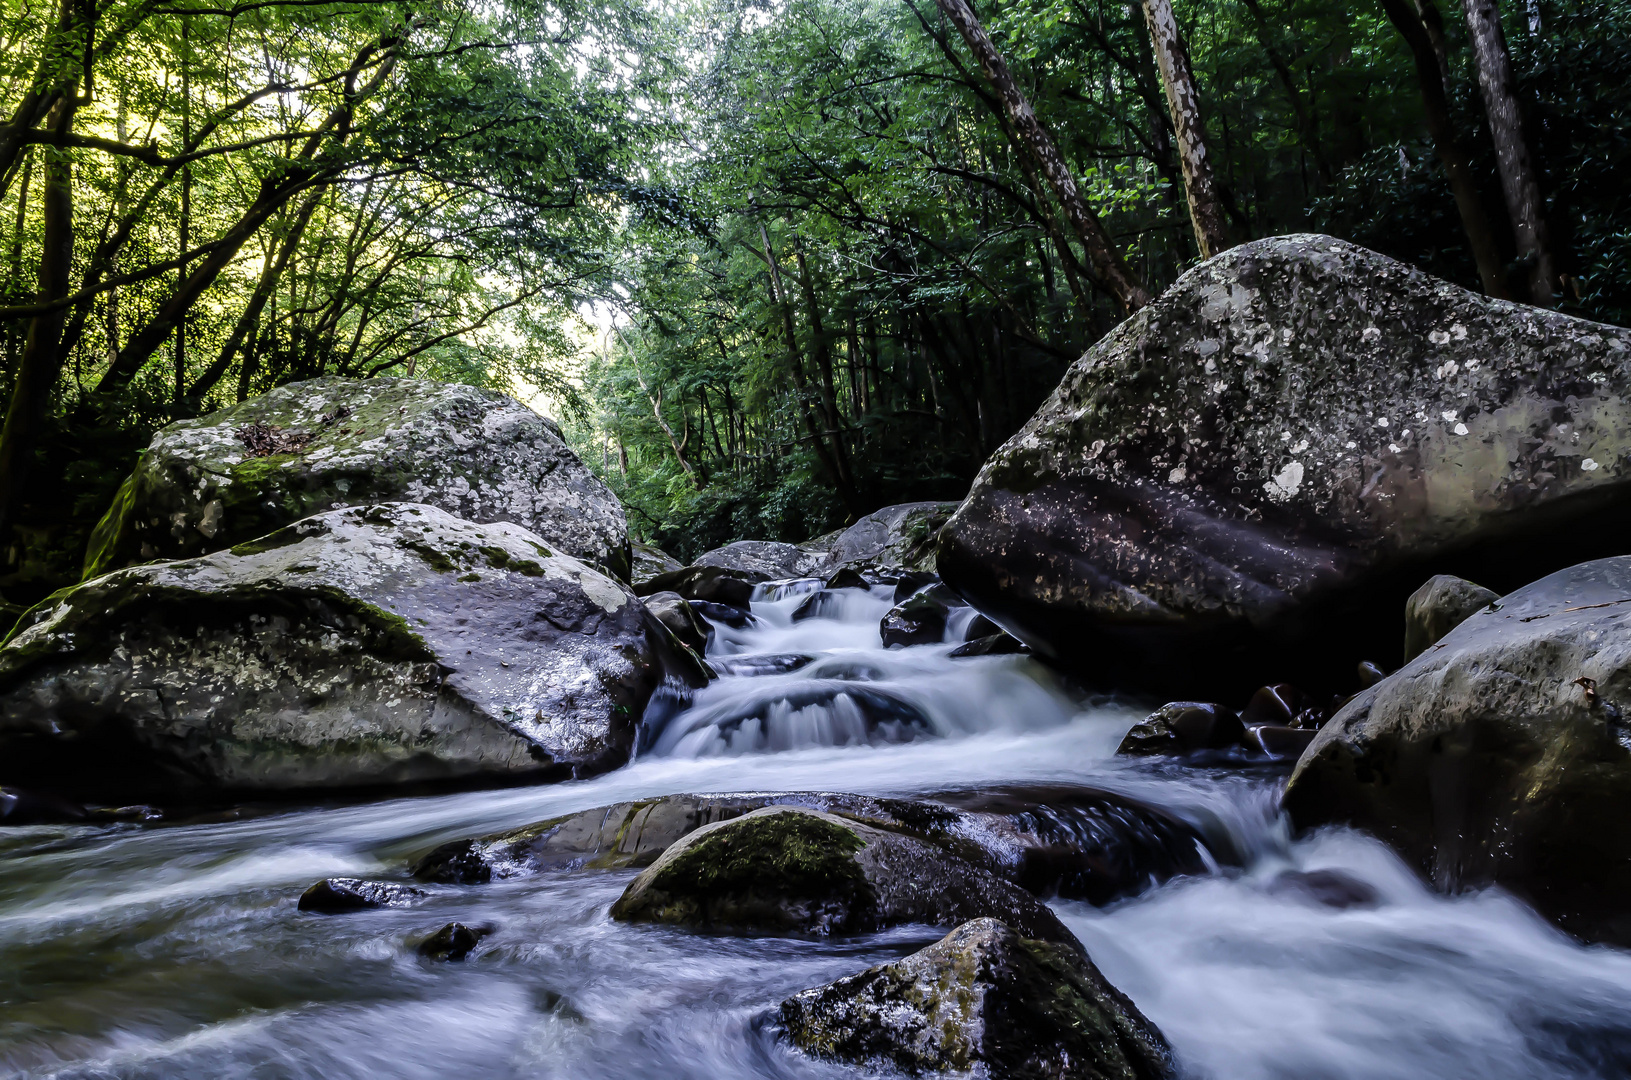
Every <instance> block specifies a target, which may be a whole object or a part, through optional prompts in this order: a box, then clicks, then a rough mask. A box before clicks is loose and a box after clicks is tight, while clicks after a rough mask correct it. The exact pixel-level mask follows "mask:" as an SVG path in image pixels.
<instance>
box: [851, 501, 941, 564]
mask: <svg viewBox="0 0 1631 1080" xmlns="http://www.w3.org/2000/svg"><path fill="white" fill-rule="evenodd" d="M956 509H957V504H956V503H954V502H916V503H901V504H900V505H897V506H886V507H884V508H883V509H882V510H878V511H875V512H874V513H871V514H868V515H867V516H866V517H864V518H861V519H860V520H859V521H857V522H856V523H855V524H854V525H851V526H850V527H849V528H847V529H845V530H844V531H843V532H842V533H841V534H839V536H838V538H837V539H836V540H834V541H833V543H832V545H831V547H830V549H829V550H830V552H831V554H830V560H831V565H833V566H835V567H837V566H854V567H858V568H859V567H863V566H868V567H876V568H879V569H894V570H909V571H925V570H933V569H934V545H935V540H936V538H937V537H938V536H939V534H940V528H941V526H943V525H944V524H945V523H946V519H947V518H949V517H950V516H951V514H952V512H953V511H954V510H956Z"/></svg>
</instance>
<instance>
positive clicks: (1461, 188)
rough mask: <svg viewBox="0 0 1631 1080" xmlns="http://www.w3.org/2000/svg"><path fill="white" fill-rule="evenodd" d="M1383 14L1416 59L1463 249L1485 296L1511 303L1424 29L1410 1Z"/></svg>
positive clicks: (1391, 3)
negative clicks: (1463, 237)
mask: <svg viewBox="0 0 1631 1080" xmlns="http://www.w3.org/2000/svg"><path fill="white" fill-rule="evenodd" d="M1382 10H1383V11H1385V12H1386V13H1387V17H1388V19H1389V21H1391V22H1392V23H1393V26H1394V28H1395V29H1397V30H1398V31H1399V34H1400V36H1402V37H1403V38H1404V40H1405V44H1406V45H1408V46H1409V47H1410V52H1411V55H1412V56H1414V57H1415V61H1416V78H1417V80H1418V82H1420V84H1421V96H1422V106H1423V112H1424V113H1425V114H1426V118H1427V131H1428V133H1429V134H1431V135H1432V137H1433V145H1434V146H1435V147H1436V148H1437V149H1438V157H1439V162H1440V163H1441V164H1443V166H1444V175H1445V176H1446V177H1447V178H1448V179H1449V181H1450V191H1451V193H1452V194H1453V195H1454V196H1455V206H1456V210H1458V211H1459V212H1460V214H1461V228H1462V230H1463V231H1464V232H1465V233H1466V234H1467V244H1468V246H1469V247H1470V248H1471V249H1472V257H1473V262H1474V263H1476V264H1477V266H1478V278H1479V280H1480V281H1481V282H1482V283H1483V286H1484V292H1485V293H1487V294H1488V295H1490V296H1497V297H1500V298H1502V299H1509V298H1510V296H1509V294H1508V292H1507V288H1506V273H1505V268H1504V267H1503V266H1502V264H1501V254H1500V250H1499V249H1498V248H1497V247H1496V245H1495V233H1494V231H1493V230H1492V229H1491V228H1490V224H1489V216H1488V215H1487V214H1485V213H1484V204H1483V202H1482V200H1480V199H1479V197H1478V186H1477V185H1476V184H1475V183H1474V182H1473V178H1472V170H1471V169H1470V168H1469V167H1468V165H1467V153H1466V151H1465V150H1464V149H1462V147H1461V142H1460V140H1459V139H1457V138H1456V134H1455V126H1454V124H1453V123H1452V122H1451V120H1450V102H1449V99H1448V98H1447V97H1446V96H1445V93H1444V75H1443V72H1442V71H1441V69H1440V67H1439V59H1438V53H1437V51H1436V50H1435V49H1434V48H1433V41H1432V38H1431V36H1430V35H1429V34H1428V30H1427V26H1426V25H1425V24H1424V23H1423V20H1422V16H1421V15H1420V14H1419V13H1418V12H1417V10H1416V9H1415V8H1414V7H1413V6H1412V5H1411V3H1410V0H1382Z"/></svg>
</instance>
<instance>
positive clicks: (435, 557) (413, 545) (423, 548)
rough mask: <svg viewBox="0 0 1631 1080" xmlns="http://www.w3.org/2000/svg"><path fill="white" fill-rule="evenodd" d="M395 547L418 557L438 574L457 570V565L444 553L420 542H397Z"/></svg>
mask: <svg viewBox="0 0 1631 1080" xmlns="http://www.w3.org/2000/svg"><path fill="white" fill-rule="evenodd" d="M397 545H398V546H399V547H403V548H406V549H407V550H408V551H411V552H413V553H414V554H415V555H417V556H419V557H420V558H421V559H423V560H424V561H425V565H426V566H429V567H430V568H431V569H432V570H435V571H436V572H437V573H439V574H450V573H452V572H453V571H455V570H457V569H458V568H459V564H458V563H456V562H454V561H453V560H452V559H450V558H448V556H447V553H446V552H443V551H437V550H436V549H435V548H433V547H431V546H430V545H429V544H427V543H425V542H424V541H422V540H398V541H397Z"/></svg>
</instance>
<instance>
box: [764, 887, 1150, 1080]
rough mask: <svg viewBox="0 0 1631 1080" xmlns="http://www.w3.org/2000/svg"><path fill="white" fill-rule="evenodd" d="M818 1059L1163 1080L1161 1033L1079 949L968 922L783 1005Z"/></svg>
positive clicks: (1050, 1077) (1031, 1075)
mask: <svg viewBox="0 0 1631 1080" xmlns="http://www.w3.org/2000/svg"><path fill="white" fill-rule="evenodd" d="M778 1019H779V1020H780V1024H781V1027H782V1030H783V1032H784V1033H785V1035H786V1037H787V1039H788V1040H789V1041H790V1042H792V1043H793V1044H794V1045H795V1046H798V1047H800V1048H802V1049H804V1050H805V1051H807V1052H809V1053H811V1054H813V1055H815V1056H817V1057H822V1058H828V1059H835V1060H838V1061H843V1062H848V1063H851V1064H857V1065H876V1064H878V1063H880V1062H881V1063H886V1064H889V1065H893V1066H895V1067H896V1068H899V1069H902V1070H905V1071H906V1072H909V1073H923V1072H947V1073H957V1074H959V1075H964V1074H968V1073H974V1074H975V1075H978V1076H982V1077H986V1078H987V1080H1043V1078H1046V1080H1166V1078H1169V1077H1172V1076H1174V1075H1175V1069H1174V1066H1173V1060H1172V1050H1171V1048H1170V1047H1169V1046H1168V1045H1167V1042H1166V1039H1165V1038H1164V1037H1163V1036H1162V1034H1161V1032H1160V1029H1158V1028H1157V1027H1156V1026H1155V1025H1154V1024H1152V1023H1150V1021H1149V1020H1147V1019H1146V1018H1145V1017H1144V1015H1143V1014H1142V1013H1140V1012H1139V1011H1138V1008H1137V1006H1135V1005H1134V1004H1133V1003H1132V1002H1131V1001H1129V1000H1128V999H1127V997H1126V996H1125V995H1124V994H1122V993H1121V992H1120V991H1119V990H1117V989H1116V988H1115V987H1114V986H1111V985H1110V983H1109V982H1107V981H1106V980H1105V978H1104V976H1103V975H1101V974H1100V973H1099V970H1098V968H1097V967H1095V966H1094V965H1093V962H1092V961H1091V960H1089V959H1088V958H1087V957H1086V956H1085V955H1083V953H1082V952H1081V950H1080V948H1073V947H1071V946H1070V945H1067V944H1059V943H1055V942H1051V941H1036V940H1033V939H1028V938H1026V937H1024V936H1022V935H1020V934H1016V933H1015V932H1014V931H1013V930H1012V929H1011V928H1009V927H1008V926H1005V925H1003V923H1001V922H1000V921H998V920H996V919H990V918H982V919H975V920H972V921H970V922H967V923H965V924H963V925H962V926H959V927H958V928H957V929H955V930H953V931H952V932H951V933H949V934H947V935H946V936H945V937H944V938H942V939H941V940H940V941H938V942H936V943H935V944H933V945H930V946H929V947H928V948H926V949H921V950H919V951H918V952H915V953H913V954H912V955H910V956H908V957H906V958H905V959H903V960H898V961H896V962H895V963H893V964H882V965H880V966H878V967H874V968H868V969H867V970H866V971H863V972H861V973H860V974H859V975H851V976H849V977H847V978H843V979H839V980H838V981H837V982H833V983H829V984H827V985H826V986H818V987H816V988H815V989H813V990H805V991H804V992H803V993H800V994H795V995H794V996H793V997H790V998H788V999H787V1000H786V1001H784V1002H782V1005H781V1009H780V1010H779V1015H778Z"/></svg>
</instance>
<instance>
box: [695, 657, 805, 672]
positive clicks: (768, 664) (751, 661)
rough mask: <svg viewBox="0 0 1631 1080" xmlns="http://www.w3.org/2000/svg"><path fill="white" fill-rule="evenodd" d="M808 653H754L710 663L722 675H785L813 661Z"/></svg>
mask: <svg viewBox="0 0 1631 1080" xmlns="http://www.w3.org/2000/svg"><path fill="white" fill-rule="evenodd" d="M814 659H815V657H813V656H811V655H809V654H808V653H752V654H749V655H746V656H716V657H714V658H713V659H711V660H709V661H708V664H709V666H710V667H712V668H713V669H714V670H715V671H717V672H719V674H721V675H783V674H786V673H787V672H789V671H797V670H798V669H799V668H801V667H804V666H805V665H807V664H809V663H810V662H811V661H813V660H814Z"/></svg>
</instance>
